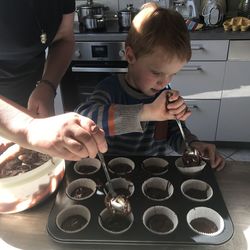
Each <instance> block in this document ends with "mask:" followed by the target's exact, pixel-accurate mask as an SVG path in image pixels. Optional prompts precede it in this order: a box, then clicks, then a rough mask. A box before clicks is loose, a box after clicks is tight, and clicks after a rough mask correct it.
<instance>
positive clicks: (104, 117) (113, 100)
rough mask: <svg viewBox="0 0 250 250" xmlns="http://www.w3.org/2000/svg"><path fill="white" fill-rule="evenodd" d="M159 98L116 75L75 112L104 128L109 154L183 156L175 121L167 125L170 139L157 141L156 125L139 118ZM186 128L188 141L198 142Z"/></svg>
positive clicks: (100, 84)
mask: <svg viewBox="0 0 250 250" xmlns="http://www.w3.org/2000/svg"><path fill="white" fill-rule="evenodd" d="M158 95H159V93H158V94H157V95H156V96H154V97H148V96H146V95H144V94H143V93H141V92H138V91H137V90H135V89H133V88H131V87H130V86H129V85H128V84H127V82H126V80H125V79H124V76H123V75H119V76H118V75H114V76H111V77H109V78H106V79H105V80H103V81H102V82H100V83H99V84H98V85H97V87H96V89H95V90H94V92H93V94H92V96H91V97H90V98H89V99H88V101H87V102H85V103H83V104H81V105H80V106H79V107H78V108H77V110H76V111H77V112H78V113H80V114H81V115H84V116H87V117H89V118H91V119H92V120H93V121H95V122H96V123H97V124H98V126H99V127H101V128H103V130H104V132H105V135H106V139H107V142H108V146H109V149H108V153H110V154H119V155H150V156H153V155H167V154H168V153H169V152H171V151H172V150H175V151H176V152H179V153H181V152H182V150H183V140H182V137H181V134H180V131H179V128H178V126H177V124H176V122H175V121H168V122H167V137H166V138H164V139H162V140H156V139H155V128H156V123H157V122H154V121H150V122H141V121H140V119H139V112H140V110H141V109H142V105H143V104H146V103H151V102H153V101H154V100H155V98H157V96H158ZM183 125H184V130H185V133H186V137H187V140H188V141H191V140H197V138H196V137H195V136H194V135H192V134H191V133H190V131H189V130H188V129H187V128H186V126H185V124H184V123H183Z"/></svg>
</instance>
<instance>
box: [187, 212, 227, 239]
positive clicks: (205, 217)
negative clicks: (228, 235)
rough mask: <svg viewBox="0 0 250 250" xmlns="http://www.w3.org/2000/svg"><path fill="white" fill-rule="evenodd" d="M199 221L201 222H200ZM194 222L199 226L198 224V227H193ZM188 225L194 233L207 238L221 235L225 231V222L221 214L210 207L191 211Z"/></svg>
mask: <svg viewBox="0 0 250 250" xmlns="http://www.w3.org/2000/svg"><path fill="white" fill-rule="evenodd" d="M197 219H199V220H200V221H199V222H198V221H197ZM194 220H196V222H197V223H198V225H197V223H196V225H197V226H196V227H195V226H194V225H193V226H192V222H194ZM187 223H188V225H189V227H190V228H191V229H192V230H193V231H194V232H196V233H198V234H202V235H207V236H216V235H219V234H220V233H221V232H222V231H223V230H224V220H223V219H222V217H221V216H220V214H219V213H217V212H216V211H215V210H213V209H211V208H208V207H195V208H193V209H191V210H190V211H189V212H188V214H187ZM208 223H209V224H208ZM211 223H212V224H211ZM198 227H199V228H198ZM215 227H216V228H215ZM201 228H202V229H201Z"/></svg>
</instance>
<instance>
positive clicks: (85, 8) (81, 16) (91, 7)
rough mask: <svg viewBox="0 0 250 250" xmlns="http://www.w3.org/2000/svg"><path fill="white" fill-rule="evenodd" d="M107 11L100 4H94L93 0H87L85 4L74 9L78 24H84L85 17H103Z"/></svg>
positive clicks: (106, 8)
mask: <svg viewBox="0 0 250 250" xmlns="http://www.w3.org/2000/svg"><path fill="white" fill-rule="evenodd" d="M108 9H109V8H108V7H106V6H104V5H102V4H99V3H94V2H93V0H87V2H86V4H82V5H79V6H78V7H77V8H76V12H77V15H78V20H79V22H80V23H83V24H85V18H86V17H88V16H94V15H102V16H103V15H104V14H105V13H104V12H105V11H106V10H108Z"/></svg>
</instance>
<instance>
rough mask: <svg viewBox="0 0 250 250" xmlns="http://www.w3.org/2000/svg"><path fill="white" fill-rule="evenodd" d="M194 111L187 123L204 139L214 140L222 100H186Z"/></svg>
mask: <svg viewBox="0 0 250 250" xmlns="http://www.w3.org/2000/svg"><path fill="white" fill-rule="evenodd" d="M185 101H186V104H187V106H188V107H189V109H190V110H191V111H192V114H191V116H190V117H189V118H188V119H187V121H186V125H187V127H188V128H189V129H190V131H191V132H192V133H193V134H195V135H196V136H198V138H199V139H200V140H202V141H214V140H215V136H216V128H217V120H218V114H219V107H220V100H185Z"/></svg>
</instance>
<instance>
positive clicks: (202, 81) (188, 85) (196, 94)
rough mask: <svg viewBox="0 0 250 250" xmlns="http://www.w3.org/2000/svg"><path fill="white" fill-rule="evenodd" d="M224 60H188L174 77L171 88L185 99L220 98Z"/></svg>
mask: <svg viewBox="0 0 250 250" xmlns="http://www.w3.org/2000/svg"><path fill="white" fill-rule="evenodd" d="M225 66H226V62H221V61H208V62H204V61H196V62H189V63H188V64H187V65H186V66H184V67H183V68H182V69H181V70H180V71H179V72H178V73H177V75H176V76H175V77H174V79H173V83H172V88H174V89H178V90H179V91H180V92H181V95H182V96H183V97H184V98H185V99H220V98H221V93H222V87H223V78H224V73H225Z"/></svg>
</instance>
